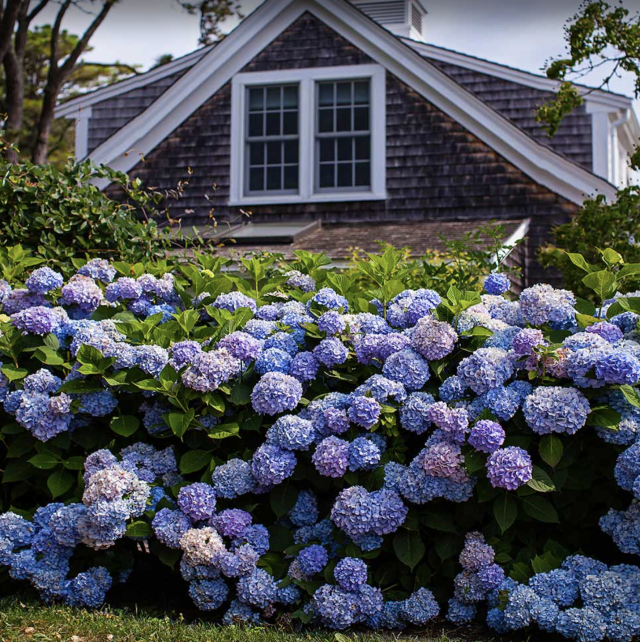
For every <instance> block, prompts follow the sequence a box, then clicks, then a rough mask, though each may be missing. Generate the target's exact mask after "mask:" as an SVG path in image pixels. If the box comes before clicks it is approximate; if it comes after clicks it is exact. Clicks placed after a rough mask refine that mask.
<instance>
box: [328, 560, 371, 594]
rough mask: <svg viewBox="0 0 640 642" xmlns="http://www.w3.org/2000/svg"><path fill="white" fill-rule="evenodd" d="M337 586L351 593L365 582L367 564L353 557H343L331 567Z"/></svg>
mask: <svg viewBox="0 0 640 642" xmlns="http://www.w3.org/2000/svg"><path fill="white" fill-rule="evenodd" d="M333 576H334V577H335V578H336V582H337V584H338V586H339V587H340V588H341V589H343V590H344V591H349V592H351V593H353V592H355V591H357V590H358V589H359V588H360V587H361V586H364V585H365V584H366V583H367V565H366V564H365V563H364V562H363V561H362V560H359V559H356V558H354V557H343V558H342V559H341V560H340V561H339V562H338V563H337V564H336V567H335V568H334V569H333Z"/></svg>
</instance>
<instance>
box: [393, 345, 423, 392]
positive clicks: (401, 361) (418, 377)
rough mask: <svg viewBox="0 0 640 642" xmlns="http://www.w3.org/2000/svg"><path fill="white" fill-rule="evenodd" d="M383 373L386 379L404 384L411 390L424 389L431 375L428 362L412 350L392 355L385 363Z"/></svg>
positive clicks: (408, 349)
mask: <svg viewBox="0 0 640 642" xmlns="http://www.w3.org/2000/svg"><path fill="white" fill-rule="evenodd" d="M382 372H383V374H384V376H385V377H388V378H389V379H391V380H392V381H398V382H400V383H402V384H404V386H405V387H406V388H407V389H409V390H419V389H420V388H422V387H423V386H424V385H425V384H426V383H427V381H428V380H429V376H430V375H431V371H430V369H429V364H428V363H427V361H426V360H425V359H423V358H422V357H421V356H420V355H419V354H418V353H417V352H415V351H414V350H412V349H410V348H407V349H405V350H401V351H400V352H396V353H394V354H392V355H391V356H390V357H389V358H388V359H387V360H386V361H385V364H384V367H383V368H382Z"/></svg>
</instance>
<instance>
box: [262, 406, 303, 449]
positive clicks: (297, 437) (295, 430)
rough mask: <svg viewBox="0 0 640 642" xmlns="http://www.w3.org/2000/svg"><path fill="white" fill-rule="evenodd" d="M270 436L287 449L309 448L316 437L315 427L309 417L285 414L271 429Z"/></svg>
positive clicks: (270, 438) (274, 441) (271, 439)
mask: <svg viewBox="0 0 640 642" xmlns="http://www.w3.org/2000/svg"><path fill="white" fill-rule="evenodd" d="M268 438H269V440H270V441H273V443H275V444H277V445H278V446H280V448H284V449H285V450H307V449H308V448H309V446H310V445H311V444H312V443H313V440H314V438H315V429H314V427H313V424H312V423H311V422H310V421H308V420H307V419H301V418H300V417H295V416H294V415H285V416H284V417H280V419H278V420H277V421H276V423H275V424H273V426H272V427H271V428H270V429H269V434H268Z"/></svg>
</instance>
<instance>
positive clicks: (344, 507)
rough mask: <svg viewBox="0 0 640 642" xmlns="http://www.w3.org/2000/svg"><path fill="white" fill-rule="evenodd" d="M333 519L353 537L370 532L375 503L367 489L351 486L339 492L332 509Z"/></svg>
mask: <svg viewBox="0 0 640 642" xmlns="http://www.w3.org/2000/svg"><path fill="white" fill-rule="evenodd" d="M331 520H332V521H333V523H334V524H335V525H336V526H337V527H338V528H339V529H341V530H343V531H344V532H345V533H347V535H350V536H351V537H355V536H358V535H366V534H368V533H369V532H370V531H371V528H372V525H373V524H372V522H373V505H372V502H371V498H370V495H369V493H368V492H367V491H366V489H364V488H363V487H362V486H351V487H350V488H347V489H345V490H343V491H342V492H341V493H339V494H338V496H337V498H336V501H335V502H334V504H333V508H332V509H331Z"/></svg>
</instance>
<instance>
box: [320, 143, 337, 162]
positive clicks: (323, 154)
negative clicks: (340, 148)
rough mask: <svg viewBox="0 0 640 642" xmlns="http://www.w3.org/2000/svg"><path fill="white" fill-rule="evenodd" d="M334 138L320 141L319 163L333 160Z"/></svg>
mask: <svg viewBox="0 0 640 642" xmlns="http://www.w3.org/2000/svg"><path fill="white" fill-rule="evenodd" d="M335 142H336V139H335V138H321V139H320V162H323V161H332V160H335Z"/></svg>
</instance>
